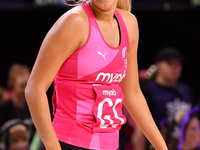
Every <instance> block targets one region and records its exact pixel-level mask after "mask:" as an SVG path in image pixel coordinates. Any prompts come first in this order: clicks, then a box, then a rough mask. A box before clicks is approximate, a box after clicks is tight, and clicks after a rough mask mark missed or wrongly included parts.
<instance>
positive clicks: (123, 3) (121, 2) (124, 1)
mask: <svg viewBox="0 0 200 150" xmlns="http://www.w3.org/2000/svg"><path fill="white" fill-rule="evenodd" d="M117 8H120V9H124V10H126V11H128V12H131V0H118V2H117Z"/></svg>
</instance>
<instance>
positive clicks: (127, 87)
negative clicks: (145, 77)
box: [120, 14, 167, 150]
mask: <svg viewBox="0 0 200 150" xmlns="http://www.w3.org/2000/svg"><path fill="white" fill-rule="evenodd" d="M124 20H125V23H126V26H127V29H128V33H129V49H128V54H127V59H128V60H127V61H128V66H127V73H126V76H125V78H124V79H123V80H122V81H121V83H120V86H121V87H122V90H123V93H124V97H125V100H124V105H125V106H126V108H127V109H128V111H129V113H130V114H131V116H132V118H133V119H134V120H135V122H136V123H137V125H138V126H139V127H140V129H141V130H142V132H143V133H144V135H145V136H146V137H147V139H148V140H149V141H150V142H151V143H152V145H153V146H154V147H155V149H156V150H167V146H166V144H165V141H164V139H163V137H162V135H161V134H160V132H159V130H158V128H157V126H156V124H155V122H154V120H153V118H152V116H151V113H150V111H149V108H148V105H147V103H146V100H145V98H144V96H143V93H142V92H141V89H140V85H139V77H138V65H137V48H138V39H139V31H138V23H137V19H136V17H135V16H134V15H132V14H128V15H125V17H124ZM126 20H128V21H126Z"/></svg>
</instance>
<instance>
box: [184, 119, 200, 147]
mask: <svg viewBox="0 0 200 150" xmlns="http://www.w3.org/2000/svg"><path fill="white" fill-rule="evenodd" d="M184 142H185V143H190V146H191V148H195V147H197V145H198V144H199V143H200V124H199V120H198V118H197V117H194V118H192V119H191V120H190V122H189V124H188V126H187V129H186V131H185V139H184Z"/></svg>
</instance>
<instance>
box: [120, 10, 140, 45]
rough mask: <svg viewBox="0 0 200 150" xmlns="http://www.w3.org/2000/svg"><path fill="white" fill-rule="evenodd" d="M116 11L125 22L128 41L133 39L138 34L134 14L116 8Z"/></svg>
mask: <svg viewBox="0 0 200 150" xmlns="http://www.w3.org/2000/svg"><path fill="white" fill-rule="evenodd" d="M117 11H118V12H119V13H120V14H121V16H122V18H123V20H124V22H125V24H126V27H127V30H128V33H129V39H130V41H131V40H132V41H134V38H135V37H137V34H138V21H137V18H136V16H135V15H134V14H132V13H130V12H127V11H125V10H122V9H117Z"/></svg>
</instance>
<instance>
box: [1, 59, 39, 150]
mask: <svg viewBox="0 0 200 150" xmlns="http://www.w3.org/2000/svg"><path fill="white" fill-rule="evenodd" d="M30 70H31V69H30V68H29V67H28V66H27V65H22V64H18V63H15V64H13V65H12V66H10V68H9V72H8V81H7V86H6V87H2V86H1V87H0V150H29V149H30V144H31V142H32V140H33V138H34V135H35V133H37V132H36V130H35V128H34V125H33V122H32V119H31V116H30V112H29V109H28V106H27V103H26V100H25V94H24V90H25V87H26V83H27V81H28V78H29V75H30ZM38 150H39V149H38Z"/></svg>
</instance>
